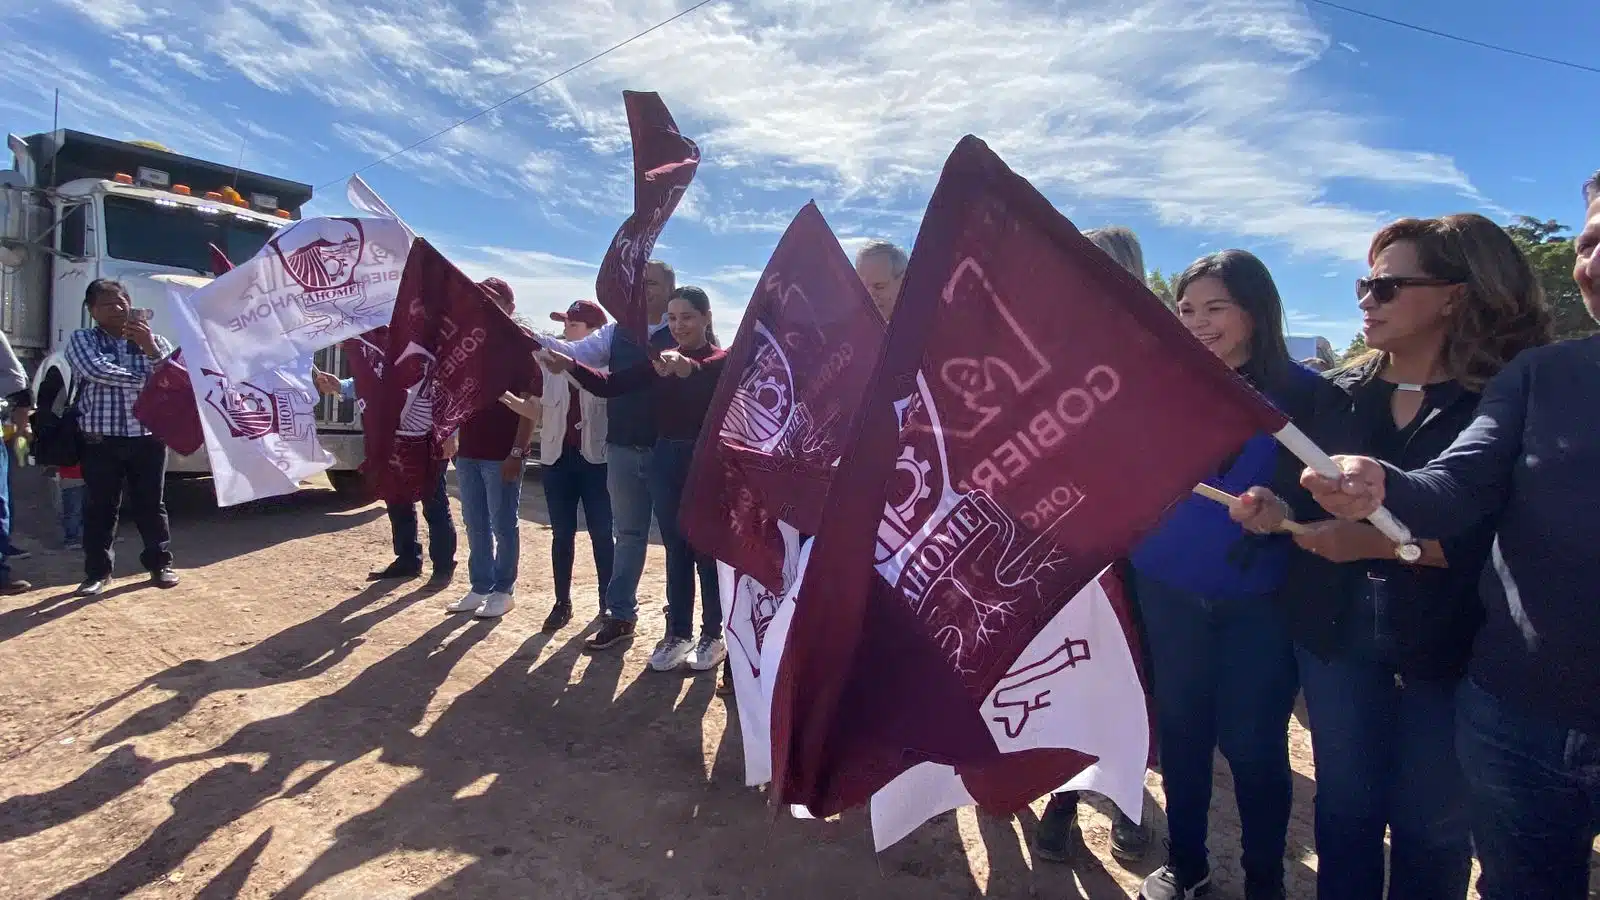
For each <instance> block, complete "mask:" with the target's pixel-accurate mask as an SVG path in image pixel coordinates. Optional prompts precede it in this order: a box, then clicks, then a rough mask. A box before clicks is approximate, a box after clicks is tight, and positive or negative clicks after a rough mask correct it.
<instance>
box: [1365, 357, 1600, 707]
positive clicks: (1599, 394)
mask: <svg viewBox="0 0 1600 900" xmlns="http://www.w3.org/2000/svg"><path fill="white" fill-rule="evenodd" d="M1597 414H1600V337H1591V338H1586V339H1583V340H1578V341H1565V342H1563V343H1560V344H1553V345H1551V346H1548V347H1540V348H1538V349H1535V350H1528V351H1525V352H1524V353H1522V354H1521V355H1519V356H1518V357H1517V358H1516V359H1514V360H1512V361H1511V364H1510V365H1509V366H1507V367H1506V368H1505V369H1504V370H1502V371H1501V373H1500V374H1499V375H1498V376H1496V377H1495V379H1494V380H1493V381H1491V382H1490V383H1489V386H1488V387H1487V388H1486V389H1485V390H1484V393H1483V400H1482V401H1481V402H1480V403H1479V405H1478V412H1477V418H1476V419H1475V420H1474V421H1473V423H1472V424H1471V425H1470V426H1468V427H1467V429H1466V430H1465V431H1463V432H1462V433H1461V436H1460V437H1458V438H1457V439H1456V441H1455V443H1454V444H1452V445H1451V446H1450V448H1449V449H1448V450H1446V451H1445V452H1444V453H1443V454H1442V455H1440V456H1439V458H1438V459H1435V460H1434V461H1433V462H1431V463H1429V464H1428V465H1427V466H1425V467H1424V468H1421V469H1418V470H1416V471H1413V472H1400V471H1398V470H1395V469H1391V471H1390V472H1389V477H1388V482H1387V485H1386V487H1387V497H1386V499H1385V500H1384V504H1385V505H1386V506H1387V507H1388V508H1389V510H1390V511H1391V512H1393V513H1394V514H1395V516H1396V517H1398V518H1399V519H1400V521H1402V522H1404V523H1405V524H1406V525H1407V526H1409V527H1410V528H1411V530H1412V531H1413V532H1414V533H1415V534H1416V535H1417V536H1418V537H1422V538H1446V537H1453V536H1455V535H1457V534H1460V533H1462V532H1463V531H1465V530H1466V529H1468V528H1470V527H1471V526H1473V525H1474V524H1477V523H1479V522H1485V521H1487V522H1490V523H1492V524H1493V526H1494V529H1495V543H1494V550H1493V552H1492V553H1491V554H1490V557H1489V563H1488V564H1487V565H1486V566H1485V567H1484V572H1483V578H1482V580H1481V582H1480V583H1479V591H1480V594H1481V596H1482V598H1483V603H1484V607H1485V613H1486V620H1485V622H1484V625H1483V628H1482V630H1481V631H1479V632H1478V638H1477V641H1476V643H1475V644H1474V645H1473V651H1472V661H1471V663H1470V664H1469V666H1468V674H1469V675H1470V676H1471V677H1472V679H1473V680H1474V681H1476V682H1477V683H1478V685H1479V686H1480V687H1482V688H1483V689H1484V690H1486V691H1488V692H1489V693H1491V694H1493V695H1494V696H1495V697H1497V698H1498V699H1500V700H1501V701H1502V702H1504V703H1505V704H1506V705H1507V706H1509V707H1512V708H1514V709H1516V710H1519V711H1521V712H1524V713H1526V714H1528V715H1530V716H1533V717H1536V718H1539V719H1543V720H1545V721H1548V722H1552V723H1556V724H1558V725H1562V726H1565V727H1568V728H1578V729H1582V730H1584V731H1587V732H1589V733H1590V734H1595V735H1600V425H1597Z"/></svg>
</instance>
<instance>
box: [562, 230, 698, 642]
mask: <svg viewBox="0 0 1600 900" xmlns="http://www.w3.org/2000/svg"><path fill="white" fill-rule="evenodd" d="M676 285H677V275H676V274H675V273H674V272H673V271H672V267H671V266H669V265H667V264H666V263H664V262H662V261H661V260H659V259H653V260H650V262H649V263H648V264H646V265H645V269H644V295H645V315H646V321H648V322H650V323H651V324H650V335H649V341H648V344H649V346H643V347H642V346H640V345H639V344H638V342H637V341H635V340H634V339H633V338H632V337H631V336H629V335H627V334H625V333H623V331H622V329H620V328H618V327H617V323H615V322H609V323H607V324H606V325H604V326H603V327H601V328H599V329H597V330H595V331H594V332H592V333H591V334H589V335H588V336H587V337H585V338H583V339H582V340H580V341H564V340H558V339H556V338H549V337H541V338H539V343H540V344H542V345H543V346H544V347H545V348H546V349H548V350H552V351H555V352H556V353H559V354H561V355H562V356H565V357H568V358H570V359H572V360H573V361H575V362H577V363H578V364H579V365H582V366H585V367H587V368H590V369H610V370H611V371H612V372H620V371H622V370H624V369H629V368H633V367H635V366H639V365H647V364H648V363H649V359H650V353H651V351H656V352H660V351H662V350H669V349H671V348H672V346H673V344H674V342H673V339H672V333H671V332H670V331H669V330H668V329H667V301H668V300H669V299H670V298H671V297H672V293H673V290H674V289H675V288H676ZM655 421H656V420H655V416H654V414H653V413H652V411H651V408H650V396H649V394H648V393H633V394H623V395H621V396H618V397H615V398H613V399H611V401H610V402H608V403H607V404H606V489H607V492H608V493H609V494H610V496H611V515H612V523H613V526H614V530H615V533H616V553H615V556H614V559H613V563H612V569H611V581H610V582H609V583H608V584H607V585H606V611H605V616H604V618H603V619H602V620H601V622H600V627H599V628H598V629H596V630H595V632H594V633H593V634H591V635H589V637H588V639H587V640H586V641H585V645H586V646H587V648H588V649H589V650H590V651H591V652H593V651H600V650H606V649H608V648H610V647H613V646H615V645H617V644H619V643H621V642H622V641H625V640H627V639H628V638H631V637H632V636H633V630H634V627H635V622H636V621H637V620H638V618H639V596H638V592H639V579H640V577H641V576H643V574H644V559H645V552H646V551H647V550H648V549H649V546H650V518H651V514H652V513H653V512H654V511H655V500H654V499H653V498H654V495H653V493H652V490H651V480H652V479H651V464H650V459H651V453H652V452H653V450H654V448H655V445H656V427H655Z"/></svg>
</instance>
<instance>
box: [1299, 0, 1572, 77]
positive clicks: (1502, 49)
mask: <svg viewBox="0 0 1600 900" xmlns="http://www.w3.org/2000/svg"><path fill="white" fill-rule="evenodd" d="M1306 2H1308V3H1315V4H1317V5H1318V6H1326V7H1328V8H1329V9H1337V10H1338V11H1340V12H1343V13H1349V14H1350V15H1352V16H1360V17H1362V18H1364V19H1371V20H1373V21H1374V22H1382V23H1384V24H1385V25H1393V26H1394V27H1396V28H1405V29H1407V30H1409V31H1415V32H1419V33H1421V34H1426V35H1431V36H1433V37H1436V38H1444V39H1445V40H1447V41H1455V42H1456V43H1458V44H1467V45H1469V46H1473V47H1480V48H1482V49H1484V50H1493V51H1494V52H1496V53H1506V54H1509V55H1511V56H1520V57H1522V58H1523V59H1531V60H1535V61H1538V62H1542V63H1549V64H1550V65H1552V66H1563V67H1565V68H1568V69H1576V70H1578V71H1579V72H1591V73H1593V74H1596V75H1600V67H1596V66H1588V65H1584V64H1583V63H1578V62H1573V61H1572V60H1570V59H1557V58H1556V57H1554V56H1543V55H1540V54H1538V53H1529V52H1528V51H1526V50H1518V49H1516V48H1515V47H1507V46H1505V45H1503V44H1491V43H1489V42H1488V41H1479V40H1475V39H1473V38H1469V37H1463V36H1461V35H1459V34H1451V33H1450V32H1448V31H1439V30H1438V29H1436V28H1428V27H1426V26H1423V25H1413V24H1412V23H1410V22H1402V21H1400V20H1399V19H1391V18H1389V17H1388V16H1380V15H1378V14H1377V13H1370V12H1367V11H1366V10H1363V9H1354V8H1352V7H1349V6H1343V5H1341V4H1338V3H1330V2H1329V0H1306Z"/></svg>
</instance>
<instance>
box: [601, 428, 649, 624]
mask: <svg viewBox="0 0 1600 900" xmlns="http://www.w3.org/2000/svg"><path fill="white" fill-rule="evenodd" d="M652 453H653V451H652V450H651V448H649V447H626V446H623V445H622V444H607V445H606V488H607V490H608V492H609V493H610V494H611V515H612V521H613V524H614V527H615V529H616V533H617V549H616V554H615V562H614V564H613V568H612V570H611V580H610V581H609V582H608V583H607V584H606V612H607V614H608V615H610V616H611V617H612V618H613V619H621V620H622V621H624V622H632V621H634V620H635V619H637V618H639V579H640V577H642V576H643V575H644V555H645V551H646V550H648V549H649V547H650V512H651V509H652V507H653V504H652V503H651V499H650V457H651V455H652Z"/></svg>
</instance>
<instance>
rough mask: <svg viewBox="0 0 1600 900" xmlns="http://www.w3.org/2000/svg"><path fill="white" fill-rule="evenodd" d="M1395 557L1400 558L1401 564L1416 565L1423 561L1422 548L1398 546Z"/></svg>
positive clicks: (1395, 549) (1406, 545)
mask: <svg viewBox="0 0 1600 900" xmlns="http://www.w3.org/2000/svg"><path fill="white" fill-rule="evenodd" d="M1394 555H1395V556H1397V557H1399V558H1400V561H1401V562H1405V563H1414V562H1418V561H1420V560H1421V559H1422V548H1421V547H1418V546H1417V545H1416V544H1396V545H1395V548H1394Z"/></svg>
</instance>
